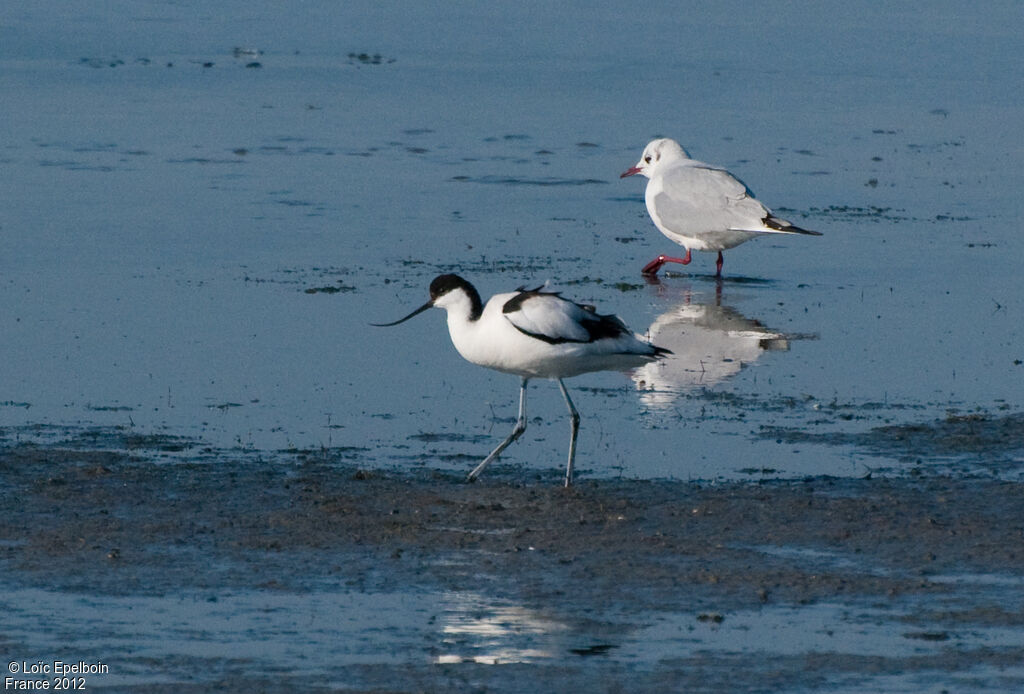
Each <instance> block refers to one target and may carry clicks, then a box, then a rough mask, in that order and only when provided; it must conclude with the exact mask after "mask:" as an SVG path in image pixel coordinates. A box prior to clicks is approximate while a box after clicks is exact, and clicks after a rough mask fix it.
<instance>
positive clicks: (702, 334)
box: [633, 298, 789, 407]
mask: <svg viewBox="0 0 1024 694" xmlns="http://www.w3.org/2000/svg"><path fill="white" fill-rule="evenodd" d="M647 337H648V339H650V340H652V341H655V342H657V343H658V344H659V345H662V346H663V347H665V348H666V349H670V350H672V354H670V355H668V357H667V358H665V359H663V360H661V361H658V362H653V363H650V364H645V365H644V366H642V367H640V368H638V369H636V370H635V371H634V372H633V381H634V382H635V383H636V385H637V388H638V389H639V390H641V391H642V392H643V394H642V395H641V397H640V399H641V401H642V402H643V403H644V404H646V405H648V406H650V407H665V406H667V405H669V404H671V402H672V401H673V400H675V398H676V396H677V395H678V394H679V392H680V391H682V390H685V389H687V388H693V387H696V386H709V385H713V384H715V383H719V382H720V381H724V380H725V379H727V378H729V377H731V376H734V375H735V374H737V373H738V372H739V370H740V369H742V368H743V365H744V364H749V363H751V362H754V361H757V359H758V358H760V356H761V354H762V353H763V352H764V351H766V350H788V349H789V338H787V336H786V335H783V334H781V333H777V332H774V331H771V330H768V329H767V328H765V327H764V326H763V325H761V323H759V322H758V321H756V320H754V319H752V318H746V317H744V316H743V315H742V314H740V313H739V312H738V311H736V310H735V309H733V308H730V307H728V306H721V305H719V304H718V303H708V304H700V303H692V302H691V301H690V300H689V298H688V299H687V300H686V301H684V302H682V303H681V304H679V305H678V306H675V307H673V308H671V309H669V310H668V311H666V312H665V313H663V314H661V315H660V316H658V318H657V319H656V320H655V321H654V323H652V324H651V327H650V331H649V332H648V335H647Z"/></svg>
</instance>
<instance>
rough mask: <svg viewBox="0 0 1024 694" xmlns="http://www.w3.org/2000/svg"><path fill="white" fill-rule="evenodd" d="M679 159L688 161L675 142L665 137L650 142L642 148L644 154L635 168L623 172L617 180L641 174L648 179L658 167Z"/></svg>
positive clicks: (684, 152) (683, 151)
mask: <svg viewBox="0 0 1024 694" xmlns="http://www.w3.org/2000/svg"><path fill="white" fill-rule="evenodd" d="M680 159H689V157H687V156H686V151H685V150H683V148H682V147H680V146H679V143H678V142H676V141H675V140H672V139H669V138H667V137H663V138H660V139H657V140H651V141H650V142H649V143H647V146H646V147H644V153H643V154H642V155H641V156H640V161H638V162H637V163H636V165H635V166H632V167H630V168H628V169H626V170H625V171H623V172H622V175H621V176H619V178H625V177H626V176H633V175H634V174H643V175H644V176H646V177H647V178H650V177H651V175H652V174H653V173H654V172H655V171H657V170H658V169H659V168H660V167H662V166H666V165H668V164H671V163H672V162H675V161H679V160H680Z"/></svg>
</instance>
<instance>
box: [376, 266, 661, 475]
mask: <svg viewBox="0 0 1024 694" xmlns="http://www.w3.org/2000/svg"><path fill="white" fill-rule="evenodd" d="M431 307H437V308H443V309H444V310H445V311H447V312H448V333H449V334H450V335H451V338H452V344H454V345H455V349H456V350H457V351H458V352H459V354H461V355H462V357H463V358H464V359H465V360H466V361H469V362H472V363H473V364H477V365H479V366H486V367H487V368H489V369H494V370H496V371H502V372H504V373H509V374H515V375H517V376H519V378H520V379H521V381H520V385H519V417H518V419H517V420H516V425H515V428H514V429H512V433H511V434H509V435H508V437H507V438H506V439H505V440H504V441H502V442H501V443H500V444H498V447H497V448H495V449H494V450H493V451H491V454H490V455H488V456H487V457H486V458H484V460H483V462H482V463H480V464H479V465H477V466H476V468H474V470H473V471H472V472H470V473H469V478H468V479H469V481H473V480H475V479H476V478H477V477H478V476H479V475H480V473H481V472H483V471H484V468H486V467H487V466H488V465H490V464H491V462H492V461H494V459H495V458H497V457H498V456H499V455H500V454H501V452H502V451H504V450H505V449H506V448H507V447H508V446H509V444H511V443H512V442H513V441H515V440H516V439H518V438H519V437H520V436H521V435H522V433H523V432H524V431H526V384H527V383H528V382H529V380H530V379H531V378H550V379H552V380H555V381H558V387H559V389H560V390H561V391H562V396H563V397H564V398H565V404H566V405H568V407H569V416H570V423H571V431H570V438H569V462H568V464H567V465H566V468H565V486H567V487H568V486H569V485H570V484H572V473H573V464H574V461H575V458H576V435H577V433H578V431H579V422H580V416H579V413H578V412H577V411H576V407H575V406H574V405H573V404H572V400H571V399H570V398H569V391H567V390H566V388H565V384H564V383H563V382H562V379H563V378H569V377H571V376H579V375H580V374H585V373H590V372H591V371H628V370H629V369H633V368H636V367H638V366H642V365H643V364H646V363H648V362H650V361H652V360H654V359H657V358H658V357H660V356H662V355H664V354H667V353H668V350H666V349H662V348H661V347H656V346H654V345H652V344H650V343H649V342H646V341H644V340H641V339H640V338H638V337H637V336H636V335H634V334H633V333H632V332H630V330H629V328H627V327H626V325H625V324H624V323H623V322H622V321H621V320H620V319H619V318H618V317H617V316H612V315H601V314H599V313H597V311H596V310H595V309H594V307H593V306H586V305H583V304H577V303H575V302H572V301H569V300H568V299H563V298H562V297H561V296H560V295H559V294H558V293H557V292H544V291H541V288H540V287H538V288H537V289H526V288H524V287H520V288H519V289H517V290H516V291H514V292H510V293H507V294H496V295H494V296H493V297H491V299H490V300H489V301H488V302H487V304H486V305H484V304H483V302H481V300H480V294H479V293H478V292H477V291H476V288H475V287H473V285H472V284H470V283H469V282H467V281H466V280H464V279H462V278H461V277H459V276H458V275H440V276H438V277H436V278H434V281H433V282H431V283H430V301H428V302H427V303H425V304H424V305H423V306H420V307H419V308H418V309H416V310H415V311H413V312H412V313H410V314H409V315H408V316H406V317H405V318H402V319H400V320H397V321H394V322H393V323H373V324H372V325H377V326H380V327H386V326H391V325H398V324H399V323H402V322H405V321H407V320H409V319H410V318H412V317H413V316H415V315H417V314H419V313H422V312H423V311H426V310H427V309H428V308H431Z"/></svg>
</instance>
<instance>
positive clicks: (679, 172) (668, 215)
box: [620, 138, 821, 276]
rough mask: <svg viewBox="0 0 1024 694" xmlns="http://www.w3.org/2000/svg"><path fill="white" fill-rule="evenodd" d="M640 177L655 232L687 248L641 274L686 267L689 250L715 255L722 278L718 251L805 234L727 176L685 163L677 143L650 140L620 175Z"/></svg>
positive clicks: (655, 262)
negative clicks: (675, 265)
mask: <svg viewBox="0 0 1024 694" xmlns="http://www.w3.org/2000/svg"><path fill="white" fill-rule="evenodd" d="M634 174H642V175H644V176H646V177H647V178H648V179H649V180H648V181H647V190H646V191H645V193H644V200H645V201H646V203H647V212H648V213H649V214H650V215H651V220H652V221H653V222H654V226H656V227H658V231H660V232H661V233H662V234H664V235H665V236H667V237H668V238H670V239H672V240H673V241H675V242H676V243H678V244H679V245H680V246H684V247H685V248H686V256H684V257H682V258H672V257H669V256H665V255H660V256H658V257H657V258H655V259H654V260H652V261H651V262H649V263H648V264H647V265H645V266H644V269H643V273H644V274H645V275H654V274H657V272H658V270H659V269H660V268H661V266H662V265H664V264H665V263H681V264H683V265H688V264H689V263H690V251H691V250H693V249H696V250H698V251H718V262H717V263H716V267H717V269H718V271H717V273H716V274H717V275H719V276H721V274H722V251H724V250H727V249H729V248H734V247H736V246H738V245H740V244H741V243H743V242H744V241H749V240H750V239H753V238H757V237H758V236H763V235H765V234H808V235H811V236H821V233H820V232H817V231H808V230H807V229H801V228H800V227H798V226H796V225H794V224H793V223H792V222H788V221H786V220H785V219H781V218H780V217H776V216H775V215H773V214H772V211H771V210H769V209H768V208H767V207H765V206H764V205H762V204H761V203H760V202H758V201H757V200H756V199H755V198H754V194H753V193H751V192H750V189H749V188H747V186H746V185H744V184H743V182H742V181H740V180H738V179H737V178H735V177H734V176H733V175H732V174H730V173H729V172H728V171H726V170H725V169H723V168H720V167H718V166H712V165H710V164H705V163H704V162H702V161H697V160H696V159H690V157H689V156H687V154H686V152H685V151H684V150H683V148H682V147H680V146H679V143H678V142H676V141H675V140H670V139H668V138H661V139H659V140H652V141H651V142H650V143H648V145H647V147H645V148H644V153H643V154H642V155H641V156H640V161H638V162H637V163H636V165H634V166H632V167H630V168H629V169H626V171H624V172H623V173H622V175H621V176H620V178H625V177H626V176H632V175H634Z"/></svg>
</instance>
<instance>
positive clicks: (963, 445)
mask: <svg viewBox="0 0 1024 694" xmlns="http://www.w3.org/2000/svg"><path fill="white" fill-rule="evenodd" d="M849 416H850V417H851V418H852V417H853V416H854V415H852V414H850V415H849ZM760 436H761V437H763V438H774V439H776V440H777V441H779V442H783V443H815V444H825V445H831V446H855V447H857V448H862V449H865V450H868V451H871V452H873V453H876V454H879V455H884V456H888V457H892V458H895V459H897V460H901V461H904V462H911V463H945V462H948V461H949V460H951V459H952V460H955V461H960V462H962V461H964V460H969V461H970V463H971V466H972V467H973V468H974V469H975V470H976V471H979V472H980V471H986V472H990V473H995V474H1001V475H1006V474H1010V473H1013V474H1020V472H1021V471H1022V469H1024V413H1011V414H1004V415H997V414H966V415H961V414H955V413H951V414H949V415H948V416H947V417H946V418H945V419H939V420H933V421H930V422H919V423H909V424H892V425H887V426H879V427H874V428H872V429H869V430H868V431H864V432H854V433H850V432H837V431H831V432H810V431H807V430H806V429H804V428H789V427H764V428H763V429H762V430H761V432H760Z"/></svg>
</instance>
